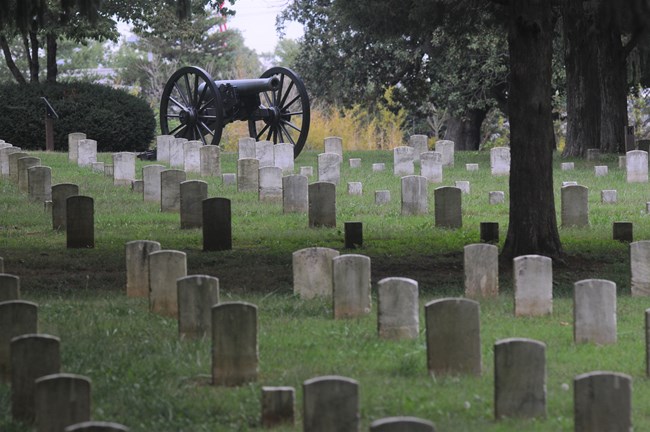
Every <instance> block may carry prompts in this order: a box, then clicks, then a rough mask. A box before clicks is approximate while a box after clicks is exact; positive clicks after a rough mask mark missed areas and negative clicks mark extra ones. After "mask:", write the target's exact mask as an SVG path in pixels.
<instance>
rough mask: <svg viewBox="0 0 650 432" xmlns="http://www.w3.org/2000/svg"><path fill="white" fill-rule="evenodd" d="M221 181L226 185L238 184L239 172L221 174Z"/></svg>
mask: <svg viewBox="0 0 650 432" xmlns="http://www.w3.org/2000/svg"><path fill="white" fill-rule="evenodd" d="M221 183H222V184H223V185H224V186H228V185H236V184H237V174H235V173H224V174H221Z"/></svg>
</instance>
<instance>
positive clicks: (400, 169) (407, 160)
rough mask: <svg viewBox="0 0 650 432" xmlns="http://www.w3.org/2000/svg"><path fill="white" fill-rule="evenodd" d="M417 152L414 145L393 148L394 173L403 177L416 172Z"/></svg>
mask: <svg viewBox="0 0 650 432" xmlns="http://www.w3.org/2000/svg"><path fill="white" fill-rule="evenodd" d="M414 162H415V154H414V150H413V147H406V146H401V147H395V148H394V149H393V175H396V176H399V177H403V176H411V175H413V174H414V173H415V165H414V164H413V163H414Z"/></svg>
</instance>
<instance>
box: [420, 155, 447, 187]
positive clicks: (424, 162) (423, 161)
mask: <svg viewBox="0 0 650 432" xmlns="http://www.w3.org/2000/svg"><path fill="white" fill-rule="evenodd" d="M420 175H421V176H422V177H426V179H427V181H428V182H429V183H442V155H441V154H440V153H436V152H425V153H422V154H420Z"/></svg>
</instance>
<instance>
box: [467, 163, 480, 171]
mask: <svg viewBox="0 0 650 432" xmlns="http://www.w3.org/2000/svg"><path fill="white" fill-rule="evenodd" d="M465 170H466V171H478V164H477V163H468V164H465Z"/></svg>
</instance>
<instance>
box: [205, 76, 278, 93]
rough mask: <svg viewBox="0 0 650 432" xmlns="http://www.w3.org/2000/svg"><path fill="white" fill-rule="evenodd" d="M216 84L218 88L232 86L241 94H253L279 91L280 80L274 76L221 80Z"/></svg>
mask: <svg viewBox="0 0 650 432" xmlns="http://www.w3.org/2000/svg"><path fill="white" fill-rule="evenodd" d="M214 84H215V85H216V86H217V87H221V86H222V85H231V86H233V87H234V88H236V89H237V91H238V92H239V93H240V94H252V93H260V92H264V91H272V90H277V89H278V88H279V87H280V79H279V78H278V77H277V76H273V77H270V78H253V79H240V80H221V81H215V82H214Z"/></svg>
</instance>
